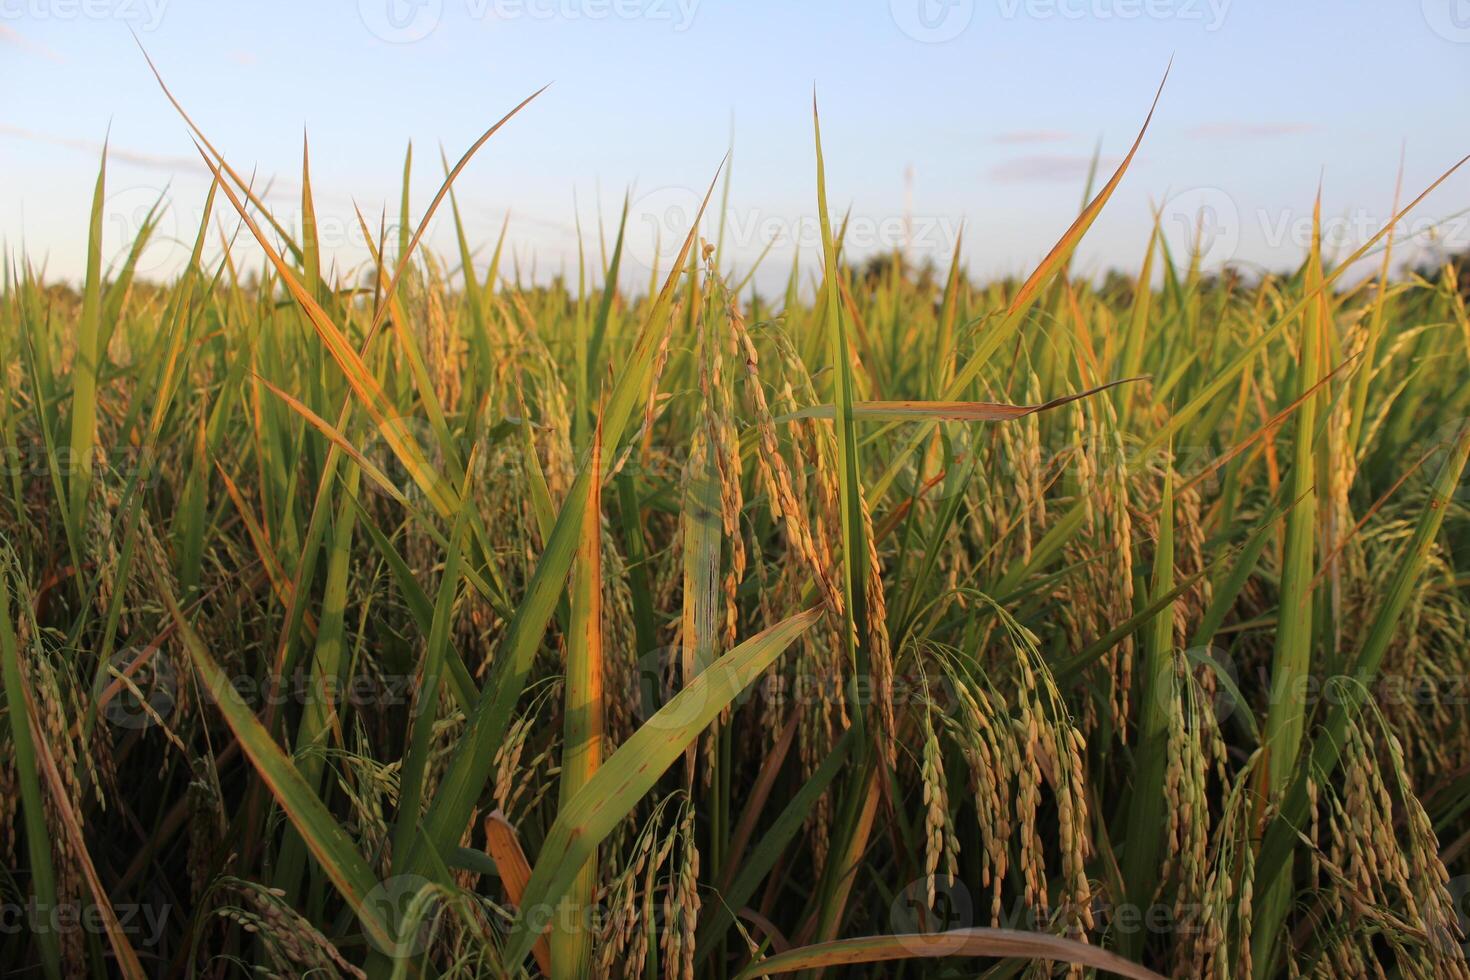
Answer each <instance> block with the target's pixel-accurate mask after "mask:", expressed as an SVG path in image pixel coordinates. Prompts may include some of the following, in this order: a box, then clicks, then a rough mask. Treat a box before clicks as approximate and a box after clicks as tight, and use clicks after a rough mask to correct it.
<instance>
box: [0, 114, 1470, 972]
mask: <svg viewBox="0 0 1470 980" xmlns="http://www.w3.org/2000/svg"><path fill="white" fill-rule="evenodd" d="M168 97H169V98H172V96H171V95H170V96H168ZM534 99H535V96H532V97H531V98H528V99H527V100H526V101H525V102H522V103H521V104H520V105H518V106H516V107H515V108H514V109H512V110H511V111H510V112H509V113H508V114H507V115H506V116H505V117H504V118H503V119H501V120H500V121H498V122H497V123H496V124H495V125H494V126H492V127H491V128H490V129H489V130H488V131H487V132H486V133H485V136H484V137H482V138H481V139H480V140H479V141H478V142H477V143H475V144H474V145H473V146H471V147H470V148H469V149H468V151H467V152H466V153H465V154H464V155H463V157H462V158H460V159H459V160H458V161H457V162H456V163H454V164H453V165H450V164H448V163H447V162H446V165H445V168H444V169H445V174H446V176H445V179H444V182H443V185H442V188H441V190H440V191H439V193H438V194H437V195H436V196H435V197H434V198H433V199H432V200H430V201H428V202H416V201H412V200H411V199H410V195H409V193H408V190H407V188H408V186H409V175H410V173H411V168H412V167H413V166H414V163H413V162H412V160H410V161H409V162H408V163H407V164H406V165H405V168H404V169H405V173H404V185H403V186H404V190H403V193H402V195H401V200H402V212H401V214H400V215H399V222H398V230H397V232H396V233H390V232H389V231H388V230H387V228H386V223H384V222H379V223H378V224H376V225H375V224H374V223H373V222H371V221H370V220H368V219H367V218H365V217H362V218H361V219H360V220H361V221H362V231H363V234H364V237H365V238H366V239H367V240H368V241H369V242H370V243H372V244H371V253H372V254H371V258H370V260H369V261H368V262H367V263H366V265H365V266H364V267H361V268H354V269H335V268H326V267H324V260H323V255H322V249H321V246H320V244H319V236H318V229H317V227H316V225H315V218H314V215H315V208H314V206H313V200H312V183H311V176H310V168H309V166H308V165H307V163H306V155H305V153H303V166H302V174H301V188H302V193H301V206H300V210H299V215H300V221H299V222H295V223H291V224H289V225H288V223H287V222H284V221H281V220H279V219H278V218H277V217H276V216H275V215H273V214H272V213H271V211H270V210H269V209H268V208H267V207H266V205H265V203H264V202H263V201H262V200H261V198H260V196H259V194H258V192H257V189H256V187H255V185H254V184H253V183H252V180H251V178H250V175H249V174H246V173H242V172H240V171H238V170H237V169H236V168H235V167H234V166H232V164H231V162H230V161H229V160H227V159H226V158H225V157H223V156H222V155H221V154H220V153H219V152H217V151H216V150H215V149H214V143H213V142H212V141H211V138H210V135H211V134H207V133H205V132H203V131H202V130H200V129H198V128H196V127H194V124H193V123H192V122H190V121H189V120H188V116H187V115H184V114H183V108H182V107H180V113H181V119H182V123H183V124H184V125H187V126H189V127H190V128H191V130H192V132H193V135H194V137H195V139H196V141H197V143H198V145H199V147H200V152H201V155H202V158H203V160H204V161H205V163H206V164H207V165H208V167H209V168H210V171H211V172H212V173H213V177H214V180H213V183H212V186H211V188H210V191H209V194H208V199H207V200H206V201H205V202H204V206H203V212H204V218H203V220H202V221H201V222H200V224H199V226H198V228H197V229H196V231H197V238H196V240H195V242H194V244H193V249H192V254H191V257H190V260H189V262H188V263H187V267H186V268H185V269H184V270H183V271H182V272H181V273H180V274H178V275H177V276H175V277H174V278H172V279H171V280H170V281H167V282H157V283H156V282H147V281H144V280H143V279H141V278H140V277H139V276H137V275H136V274H135V267H136V265H137V261H138V257H139V256H140V255H141V254H142V252H143V250H144V249H145V248H147V246H148V243H149V240H150V236H151V235H153V234H154V233H155V231H156V229H157V216H158V215H161V214H162V213H163V211H162V209H164V208H166V207H167V206H168V203H167V202H162V201H161V202H160V204H159V210H158V211H157V212H155V215H151V216H150V219H149V220H148V221H145V222H144V223H143V225H142V227H140V228H139V229H138V230H137V234H136V238H135V240H134V241H133V242H132V243H131V244H130V247H129V249H128V251H127V253H126V254H125V256H124V257H123V258H122V259H121V261H119V262H117V263H115V264H107V263H104V261H103V255H102V248H101V227H102V207H103V201H104V199H105V197H106V182H107V179H108V171H107V165H106V160H105V158H104V160H103V162H102V167H101V169H100V171H99V174H98V177H97V182H96V186H95V188H94V189H93V193H94V205H93V208H92V218H91V227H90V229H89V230H87V231H86V232H85V234H86V235H87V240H88V242H89V250H88V258H87V263H86V275H85V279H84V281H83V282H81V283H80V285H79V287H77V288H73V287H71V286H68V285H65V284H62V283H57V282H54V281H48V279H47V278H46V277H45V276H44V274H43V273H42V272H40V271H38V270H37V268H36V267H35V265H34V264H33V263H32V262H31V261H29V260H28V259H27V257H26V256H24V255H11V256H8V257H7V260H6V265H5V269H4V281H3V284H0V289H3V292H0V356H3V365H4V370H3V372H0V382H3V385H4V390H3V396H0V430H3V434H4V446H5V450H6V463H7V466H6V469H5V472H4V490H3V496H4V501H3V504H0V534H3V545H4V547H3V552H0V579H3V582H4V592H3V594H0V654H3V675H0V680H3V689H4V697H3V702H0V712H3V724H0V733H3V735H0V829H3V834H0V854H3V867H4V869H5V874H4V875H3V878H0V884H3V888H4V894H3V898H4V904H3V907H4V910H5V917H4V921H3V923H0V926H3V928H4V930H5V932H4V939H3V942H0V972H3V973H4V974H5V975H12V974H13V975H16V976H43V977H48V978H53V980H55V978H61V977H78V976H86V975H93V976H106V975H113V974H116V975H121V976H125V977H142V976H150V977H151V976H157V977H193V976H202V977H203V976H207V977H230V976H237V975H238V976H245V975H272V976H303V977H304V976H313V977H332V976H349V977H374V978H388V977H393V978H397V977H416V976H441V977H469V976H497V977H498V976H506V977H511V976H534V975H547V976H552V977H558V978H561V977H583V976H609V977H648V978H653V977H678V978H686V980H687V978H694V977H701V978H729V977H755V976H762V975H779V974H785V973H802V974H804V975H806V976H809V977H815V976H818V975H826V976H835V975H839V974H843V975H846V974H848V973H852V974H853V975H872V976H880V975H881V976H908V977H919V976H962V975H963V976H974V975H982V976H994V977H1005V976H1015V975H1018V974H1024V975H1028V976H1044V975H1052V974H1057V973H1066V974H1067V975H1073V976H1083V975H1095V976H1109V975H1117V976H1131V977H1156V976H1159V975H1168V976H1211V977H1221V978H1233V977H1241V976H1255V977H1276V976H1297V975H1306V974H1310V975H1327V976H1370V975H1371V976H1384V977H1388V976H1404V977H1430V976H1457V977H1465V976H1470V968H1467V966H1466V958H1465V951H1466V948H1467V947H1466V945H1465V943H1466V940H1467V938H1470V937H1466V936H1465V935H1464V934H1463V929H1462V927H1463V925H1464V924H1465V923H1464V920H1463V918H1462V910H1463V908H1464V897H1465V893H1466V892H1467V891H1470V887H1467V884H1470V854H1467V846H1466V845H1467V842H1470V725H1467V723H1466V720H1467V719H1466V711H1465V703H1466V702H1465V698H1466V695H1467V690H1466V683H1465V678H1466V677H1467V676H1470V591H1467V584H1470V580H1467V570H1466V568H1465V565H1466V558H1465V555H1466V554H1467V552H1466V550H1465V549H1466V547H1467V546H1470V520H1467V518H1470V512H1467V503H1470V496H1467V494H1466V493H1465V482H1464V470H1465V465H1466V458H1467V455H1470V424H1467V421H1466V420H1467V418H1470V370H1467V368H1470V316H1467V312H1466V296H1467V295H1470V292H1467V289H1466V287H1465V285H1464V284H1462V283H1461V282H1460V281H1459V280H1458V275H1459V271H1460V266H1459V265H1458V264H1456V263H1446V264H1444V265H1443V266H1442V267H1439V268H1431V269H1422V270H1420V271H1418V272H1414V271H1408V270H1403V269H1400V268H1399V267H1398V266H1396V265H1395V263H1394V244H1395V241H1394V226H1395V224H1396V223H1397V222H1398V220H1399V219H1400V218H1401V217H1403V216H1404V215H1406V214H1408V213H1409V212H1410V211H1411V210H1412V209H1414V208H1415V207H1417V206H1418V205H1419V203H1420V201H1421V200H1422V195H1421V196H1420V197H1418V198H1415V199H1414V200H1413V201H1411V202H1410V203H1408V204H1407V205H1406V206H1404V207H1403V208H1402V209H1400V210H1399V211H1398V212H1397V213H1396V214H1395V215H1394V216H1393V218H1392V220H1390V221H1389V222H1387V223H1386V224H1385V225H1384V227H1383V228H1382V229H1381V230H1380V231H1379V232H1378V233H1377V234H1376V235H1375V236H1373V237H1372V238H1371V239H1370V240H1368V241H1367V242H1365V243H1364V244H1363V245H1362V246H1361V247H1359V248H1358V249H1357V250H1356V251H1354V252H1352V253H1351V254H1348V255H1341V256H1336V257H1330V256H1328V255H1326V254H1324V250H1323V248H1322V246H1321V243H1320V238H1319V237H1316V236H1314V239H1313V242H1312V245H1311V247H1310V248H1309V249H1308V251H1307V254H1306V256H1305V258H1304V260H1303V261H1302V263H1301V265H1300V266H1299V267H1298V268H1296V269H1294V270H1291V271H1289V272H1287V273H1284V274H1272V275H1262V276H1259V277H1251V278H1247V277H1244V276H1241V275H1237V274H1216V273H1212V272H1208V271H1206V270H1205V269H1204V268H1202V263H1201V260H1200V256H1199V254H1198V252H1197V251H1196V252H1194V253H1191V254H1174V253H1173V252H1171V250H1170V249H1169V247H1168V245H1167V242H1166V239H1165V237H1164V236H1163V235H1162V234H1161V233H1160V229H1159V228H1158V227H1157V226H1156V227H1155V228H1154V230H1153V233H1152V234H1151V235H1150V236H1149V238H1148V240H1147V241H1143V242H1140V243H1139V246H1140V254H1141V255H1142V256H1143V261H1142V263H1141V268H1142V272H1141V274H1140V275H1139V276H1138V277H1137V278H1132V279H1125V278H1118V277H1114V278H1110V279H1108V280H1107V281H1106V282H1102V283H1098V282H1094V281H1092V280H1090V279H1088V278H1087V277H1083V276H1077V275H1073V274H1072V272H1071V270H1070V260H1071V258H1072V255H1073V253H1074V251H1075V249H1076V247H1077V245H1078V243H1079V241H1080V240H1081V239H1082V237H1083V236H1084V234H1085V233H1086V232H1087V231H1088V228H1089V226H1091V225H1092V223H1093V222H1094V221H1095V219H1096V218H1097V216H1098V214H1099V213H1100V212H1101V210H1102V209H1103V207H1104V206H1105V205H1107V203H1108V200H1109V198H1110V197H1111V196H1112V194H1113V193H1114V190H1115V189H1116V188H1117V187H1118V185H1119V184H1120V182H1121V181H1123V180H1124V179H1126V173H1127V170H1128V167H1129V164H1130V162H1131V161H1132V159H1133V154H1134V152H1136V151H1137V149H1138V147H1139V145H1140V143H1141V142H1142V141H1144V140H1145V139H1146V129H1147V125H1148V124H1147V122H1144V126H1143V131H1140V132H1139V134H1138V139H1137V141H1135V142H1134V143H1133V146H1132V149H1131V150H1130V152H1129V153H1128V155H1127V157H1126V158H1125V159H1124V160H1123V162H1122V164H1121V165H1120V166H1119V167H1118V169H1117V171H1116V172H1115V173H1113V174H1112V175H1110V176H1109V178H1108V179H1107V180H1106V181H1103V182H1102V183H1101V185H1100V187H1099V188H1098V189H1097V190H1096V192H1095V193H1094V194H1092V195H1091V197H1090V200H1089V202H1088V203H1087V205H1086V206H1085V207H1084V209H1083V210H1082V211H1081V213H1080V214H1079V216H1078V217H1077V219H1076V221H1075V223H1074V224H1072V225H1071V227H1069V228H1065V229H1058V234H1059V237H1058V240H1057V245H1056V247H1055V248H1054V249H1053V250H1052V251H1051V252H1050V253H1049V254H1048V255H1047V256H1046V257H1045V259H1044V260H1043V261H1042V262H1041V264H1040V265H1038V266H1037V267H1036V269H1035V270H1034V272H1032V274H1031V275H1030V276H1029V277H1028V278H1026V279H1024V280H1023V281H996V282H989V283H978V282H973V281H971V279H970V278H969V277H968V276H966V275H965V274H964V272H963V255H962V249H961V247H959V246H957V247H956V249H955V256H954V261H953V266H952V268H950V269H948V270H938V271H936V272H934V273H932V274H929V273H926V274H922V275H921V274H918V272H917V271H916V270H915V269H913V268H912V267H911V266H909V265H908V264H907V263H906V262H905V261H904V258H903V256H902V255H896V256H888V257H885V258H884V259H883V260H882V261H878V262H875V263H870V264H869V265H868V266H866V267H865V266H864V265H863V264H862V259H863V258H864V257H863V256H858V255H852V254H849V252H848V251H847V250H846V249H845V248H844V236H845V231H846V228H845V224H844V221H843V216H842V215H841V214H840V213H838V212H836V211H834V210H833V209H832V208H830V207H829V200H828V199H829V194H831V195H833V196H834V197H835V196H836V194H837V191H836V189H833V188H829V187H828V185H827V182H826V180H825V178H824V174H823V161H822V155H821V142H820V128H819V126H818V125H817V118H816V114H815V107H814V115H813V133H814V135H815V140H814V146H813V149H814V153H812V154H811V155H810V156H809V157H802V156H801V155H800V154H796V155H795V156H796V159H798V160H803V159H804V160H805V161H806V163H807V164H809V165H811V166H812V167H813V199H814V207H815V214H816V216H817V219H818V220H819V222H820V228H821V239H822V241H821V244H822V255H821V265H820V272H819V274H817V275H815V276H813V277H810V278H808V277H805V276H803V274H802V273H801V272H800V271H799V270H798V269H793V271H792V274H791V279H790V283H789V285H788V288H787V289H786V290H785V292H784V295H782V296H779V297H771V296H763V295H760V294H759V293H758V292H757V291H756V290H754V289H752V288H750V287H749V283H750V281H751V279H750V272H751V270H750V269H740V268H736V267H734V265H733V264H732V263H731V262H729V261H726V260H725V259H724V258H723V252H722V240H721V237H720V230H719V229H720V223H719V221H718V219H717V217H716V214H715V212H716V211H717V210H718V208H719V205H718V201H719V200H720V195H721V194H722V193H723V191H722V186H721V184H722V181H723V180H724V179H725V178H723V177H722V176H719V175H716V176H715V178H714V182H713V183H712V184H711V185H710V188H709V193H708V194H707V195H706V197H705V205H706V208H705V210H703V211H701V213H700V215H699V216H697V217H696V218H695V220H694V222H693V224H692V226H691V227H689V228H688V229H687V235H686V237H684V238H683V240H682V243H681V247H680V248H679V249H678V251H677V255H676V256H675V258H674V260H673V261H672V262H670V263H669V264H668V265H667V267H666V268H663V269H661V270H657V272H656V274H655V276H654V278H653V280H652V281H651V283H650V285H649V288H647V289H646V290H632V289H629V288H628V287H627V285H626V283H627V281H628V275H627V271H626V269H625V268H623V266H622V264H623V256H624V244H625V231H626V228H625V226H626V210H625V211H624V221H623V223H622V225H619V226H616V227H609V228H608V229H607V234H606V235H603V236H598V237H592V238H589V240H588V241H587V242H586V244H585V247H584V250H583V255H584V256H585V257H586V258H585V260H584V262H585V268H584V270H583V274H582V275H580V276H578V278H577V281H576V284H575V285H572V284H571V283H570V281H564V280H561V279H558V280H556V281H554V282H552V283H551V284H549V285H548V284H547V283H546V282H544V281H541V282H538V281H534V280H532V279H531V278H530V277H529V276H527V275H525V274H524V273H523V271H522V270H520V269H519V268H518V267H514V266H513V264H512V263H511V262H510V261H509V260H508V259H504V258H503V257H504V256H507V255H508V250H507V248H506V246H505V238H504V236H503V235H502V237H501V238H500V239H499V243H498V244H495V246H494V249H493V251H483V252H482V251H476V250H475V248H474V247H473V246H474V245H475V244H478V243H479V242H481V241H483V240H488V241H491V242H494V241H495V231H494V230H487V229H484V228H475V227H467V226H466V225H465V224H464V223H463V222H462V220H461V217H460V214H459V211H458V208H457V207H456V205H455V200H454V195H453V184H454V180H455V178H456V177H457V176H458V175H459V174H460V173H461V172H462V170H463V169H464V168H465V167H467V166H471V165H473V157H474V154H475V152H476V151H477V150H479V149H480V147H481V146H482V145H483V144H484V143H485V142H486V141H487V140H493V138H494V135H495V133H496V132H497V131H498V130H499V129H500V128H501V127H502V126H520V125H535V121H534V117H535V112H536V106H535V104H534ZM175 105H178V103H177V102H176V103H175ZM420 165H421V164H420ZM1441 180H1443V178H1441ZM1436 186H1437V185H1436ZM1432 189H1433V188H1432V187H1431V188H1428V189H1426V191H1425V193H1428V192H1429V191H1430V190H1432ZM712 202H713V203H712ZM436 218H437V219H438V220H440V221H445V220H448V221H451V222H452V223H453V227H454V231H455V238H456V240H457V242H458V244H459V248H458V251H457V253H455V254H449V255H439V254H434V253H432V252H431V251H429V250H428V249H426V248H425V247H423V246H422V244H421V239H422V237H423V235H424V232H425V230H426V229H427V228H428V227H429V225H430V223H431V221H433V220H435V219H436ZM78 234H79V235H81V234H83V231H82V230H81V229H78ZM261 256H263V258H261ZM487 256H488V258H487ZM1365 270H1366V273H1367V274H1364V272H1365ZM620 283H622V284H623V285H621V286H620V285H619V284H620Z"/></svg>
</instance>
